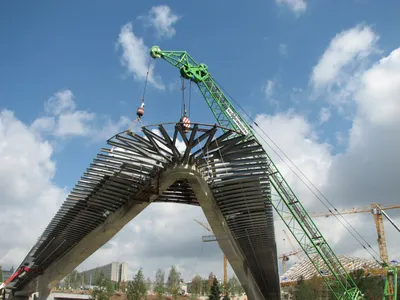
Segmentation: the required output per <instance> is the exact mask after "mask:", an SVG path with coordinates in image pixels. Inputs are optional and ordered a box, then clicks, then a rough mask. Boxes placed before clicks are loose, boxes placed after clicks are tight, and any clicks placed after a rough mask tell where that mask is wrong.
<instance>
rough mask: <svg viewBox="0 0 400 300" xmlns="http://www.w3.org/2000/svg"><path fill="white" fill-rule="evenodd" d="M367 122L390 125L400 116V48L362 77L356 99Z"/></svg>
mask: <svg viewBox="0 0 400 300" xmlns="http://www.w3.org/2000/svg"><path fill="white" fill-rule="evenodd" d="M355 99H356V101H357V103H358V105H359V109H360V114H362V115H363V116H364V117H365V119H366V120H368V121H370V122H373V123H376V124H380V125H385V124H386V125H390V124H394V123H396V122H398V119H399V116H400V48H399V49H396V50H394V51H393V52H392V53H390V55H389V56H387V57H384V58H382V59H381V60H380V61H379V62H378V63H377V64H375V65H374V66H373V67H372V68H371V69H370V70H368V71H367V72H365V73H364V74H363V76H362V77H361V88H360V90H359V91H358V92H357V93H356V97H355Z"/></svg>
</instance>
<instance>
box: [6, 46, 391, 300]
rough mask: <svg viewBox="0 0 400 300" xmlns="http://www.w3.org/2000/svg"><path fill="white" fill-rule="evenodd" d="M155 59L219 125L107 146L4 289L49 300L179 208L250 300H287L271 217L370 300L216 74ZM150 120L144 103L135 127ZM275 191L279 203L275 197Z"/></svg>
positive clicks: (158, 54)
mask: <svg viewBox="0 0 400 300" xmlns="http://www.w3.org/2000/svg"><path fill="white" fill-rule="evenodd" d="M150 55H151V57H152V58H154V59H162V60H164V61H166V62H168V63H169V64H171V65H172V66H173V67H176V68H177V69H178V70H179V72H180V75H181V77H182V78H183V79H186V80H190V82H194V83H195V84H196V85H197V86H198V88H199V90H200V92H201V94H202V96H203V98H204V100H205V101H206V103H207V105H208V106H209V108H210V109H211V111H212V113H213V115H214V117H215V119H216V121H217V123H218V125H209V124H201V123H193V122H191V121H190V120H189V118H188V116H187V115H186V110H185V109H184V115H183V116H182V118H181V120H180V122H178V123H176V122H174V123H167V124H157V125H152V126H151V125H150V126H143V127H141V129H140V130H139V131H137V132H132V131H131V130H129V129H128V130H126V131H124V132H121V133H119V134H117V135H115V136H114V137H112V138H111V139H110V140H108V141H107V144H108V147H106V148H103V149H101V153H99V154H98V155H97V157H96V158H95V159H94V160H93V162H92V164H91V165H90V166H89V168H88V169H87V170H86V172H85V173H84V174H83V176H82V177H81V179H80V180H79V182H78V183H77V184H76V186H75V187H74V189H73V190H72V191H71V193H70V195H69V196H68V198H67V200H66V201H65V202H64V203H63V205H62V207H61V208H60V210H59V211H58V212H57V214H56V215H55V216H54V218H53V219H52V220H51V222H50V224H49V225H48V227H47V228H46V229H45V231H44V233H43V234H42V235H41V237H40V238H39V240H38V241H37V242H36V244H35V245H34V246H33V248H32V249H31V251H30V252H29V253H28V255H27V256H26V257H25V259H24V260H23V262H22V263H21V265H20V266H19V268H18V269H17V272H16V273H14V275H13V276H12V277H11V279H9V280H8V282H7V283H6V284H3V287H4V286H5V285H7V288H8V289H9V290H11V293H10V294H9V295H10V296H9V297H10V298H13V299H21V300H22V299H28V298H29V297H30V296H31V295H32V293H34V292H38V293H39V298H40V299H45V298H46V297H47V296H48V295H49V293H50V290H51V288H53V287H55V285H56V284H57V283H58V282H59V281H60V280H61V279H63V278H64V277H65V276H66V275H67V274H69V273H70V272H71V271H72V270H74V269H75V268H76V267H77V266H79V265H80V264H81V263H82V262H83V261H84V260H85V259H86V258H88V257H89V256H90V255H91V254H93V253H94V252H95V251H96V250H97V249H99V248H100V247H101V246H102V245H104V244H105V243H107V242H108V241H109V240H110V239H111V238H112V237H113V236H114V235H115V234H117V233H118V232H119V231H120V230H121V229H122V228H123V227H124V226H125V225H126V224H127V223H128V222H130V221H131V220H132V219H134V218H135V217H136V216H137V215H138V214H139V213H140V212H142V211H143V210H144V209H145V208H146V207H147V206H148V205H150V204H151V203H153V202H174V203H182V204H187V205H196V206H200V207H201V208H202V210H203V212H204V214H205V216H206V218H207V220H208V222H209V224H210V226H211V229H212V231H213V232H214V234H215V236H216V237H217V238H216V239H217V241H218V243H219V246H220V248H221V249H222V251H223V252H224V254H225V256H226V258H227V259H228V261H229V262H230V264H231V266H232V268H233V270H234V272H235V274H236V275H237V277H238V279H239V280H240V282H241V284H242V286H243V288H244V290H245V292H246V294H247V297H248V299H249V300H266V299H280V298H281V293H280V284H279V275H278V256H277V250H276V242H275V236H274V219H273V210H275V213H276V215H277V216H278V217H279V218H280V219H281V220H282V221H283V223H284V224H285V225H286V228H287V230H289V231H290V233H291V234H292V236H293V237H294V238H295V240H296V241H297V243H298V244H299V245H300V247H301V249H302V251H303V252H304V253H305V255H306V256H307V257H308V259H309V260H310V263H311V265H312V266H313V267H314V268H315V269H316V271H317V273H318V274H322V273H323V276H322V279H323V281H324V284H325V285H326V287H327V289H328V290H329V291H330V293H331V294H332V297H333V298H336V299H349V300H350V299H351V300H356V299H357V300H358V299H364V295H363V294H362V292H361V290H360V289H359V288H358V287H357V285H356V283H355V282H354V280H353V279H352V277H351V276H350V275H349V273H348V272H347V270H346V269H345V267H344V266H343V264H342V262H341V261H340V260H339V258H338V256H337V255H336V254H335V252H334V251H333V250H332V248H331V247H330V246H329V244H328V242H327V240H326V239H325V238H324V236H323V234H322V232H321V231H320V230H319V228H318V227H317V226H316V224H315V223H314V222H313V220H312V219H311V217H310V215H309V213H308V212H307V211H306V210H305V209H304V206H303V205H302V202H301V200H300V199H298V198H297V196H296V195H295V194H294V192H293V190H292V189H291V188H290V186H289V185H288V183H287V182H286V180H285V179H284V178H283V176H282V174H281V172H280V171H279V170H278V168H277V166H276V165H275V164H274V162H273V161H272V160H271V158H270V156H269V155H268V153H267V152H266V150H265V148H264V146H263V145H264V144H265V143H267V142H266V140H265V139H264V138H263V137H262V135H260V134H257V132H256V130H255V128H259V126H258V124H257V123H256V122H255V121H254V120H252V119H251V118H250V117H249V116H247V119H249V120H247V119H246V118H245V117H244V116H243V114H239V113H238V111H237V110H236V108H235V107H234V106H233V104H232V103H231V101H230V100H229V99H228V97H227V94H226V92H224V90H223V89H222V88H221V87H220V86H219V85H218V84H217V82H216V81H215V80H214V79H213V77H212V76H211V74H210V73H209V72H208V67H207V66H206V65H205V64H202V63H200V64H198V63H197V62H196V61H195V60H194V59H193V58H192V57H191V56H190V55H189V54H188V53H187V52H185V51H162V50H161V49H160V48H159V47H158V46H154V47H152V48H151V51H150ZM149 70H150V67H149ZM148 74H149V73H147V75H148ZM146 81H147V79H146ZM145 86H146V85H145ZM244 114H246V113H245V112H244ZM143 115H144V96H143V98H142V104H141V106H139V108H138V110H137V116H138V118H137V120H140V119H141V118H142V116H143ZM261 133H263V131H262V130H261ZM264 135H265V133H264ZM181 143H182V144H183V145H184V146H183V149H182V148H180V147H178V144H181ZM271 189H273V190H274V193H275V194H276V195H277V197H272V196H271ZM383 265H384V266H385V268H386V270H387V276H386V283H385V291H384V294H385V296H384V297H385V299H391V300H395V299H396V296H395V295H396V294H397V290H396V289H397V269H396V268H392V267H390V266H389V264H388V262H387V261H385V260H383ZM321 272H322V273H321ZM0 290H1V288H0Z"/></svg>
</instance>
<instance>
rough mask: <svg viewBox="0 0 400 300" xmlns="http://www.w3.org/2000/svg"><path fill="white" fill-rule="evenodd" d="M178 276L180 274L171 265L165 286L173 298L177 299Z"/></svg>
mask: <svg viewBox="0 0 400 300" xmlns="http://www.w3.org/2000/svg"><path fill="white" fill-rule="evenodd" d="M180 277H181V274H180V273H179V272H178V271H177V270H176V267H175V266H172V267H171V269H170V270H169V274H168V279H167V287H168V292H169V293H170V294H171V295H172V296H173V298H174V299H175V300H176V299H178V294H179V279H180Z"/></svg>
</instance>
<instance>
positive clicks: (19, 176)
mask: <svg viewBox="0 0 400 300" xmlns="http://www.w3.org/2000/svg"><path fill="white" fill-rule="evenodd" d="M52 153H53V149H52V146H51V145H50V143H49V142H48V141H41V140H39V139H38V138H37V137H36V136H35V135H34V134H33V133H32V132H31V131H30V130H29V128H28V126H26V125H25V124H23V123H22V122H21V121H19V120H18V119H16V118H15V116H14V115H13V113H12V112H10V111H8V110H3V111H1V112H0V194H1V197H0V206H1V208H2V213H3V214H4V216H5V217H4V218H1V219H0V226H1V228H2V230H3V232H6V233H7V234H6V235H4V234H3V235H2V237H1V238H0V264H2V265H4V264H5V265H9V266H10V265H14V266H17V265H18V264H19V263H20V262H21V261H22V259H23V258H24V257H25V255H26V254H27V252H28V251H29V249H30V247H32V246H33V244H34V242H35V241H36V239H37V238H38V237H39V236H40V235H41V234H42V232H43V230H44V229H45V227H46V226H47V224H48V222H49V221H50V220H51V218H52V216H53V215H54V213H55V212H56V211H57V209H58V208H59V206H60V205H61V203H62V201H63V200H64V199H65V196H66V193H65V191H64V190H63V189H61V188H60V187H57V186H56V185H54V184H53V183H52V179H53V177H54V174H55V171H56V165H55V162H54V160H53V159H52ZM9 237H14V238H9Z"/></svg>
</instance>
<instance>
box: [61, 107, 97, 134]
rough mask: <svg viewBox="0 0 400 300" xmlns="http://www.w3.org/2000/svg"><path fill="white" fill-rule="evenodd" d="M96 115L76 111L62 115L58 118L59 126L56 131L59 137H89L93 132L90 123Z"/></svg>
mask: <svg viewBox="0 0 400 300" xmlns="http://www.w3.org/2000/svg"><path fill="white" fill-rule="evenodd" d="M94 117H95V114H93V113H88V112H86V111H74V112H73V113H67V114H61V115H60V116H59V118H58V124H57V125H58V126H57V129H56V131H55V135H57V136H87V135H89V133H90V132H91V129H90V127H89V126H90V125H89V122H90V121H92V120H93V119H94Z"/></svg>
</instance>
